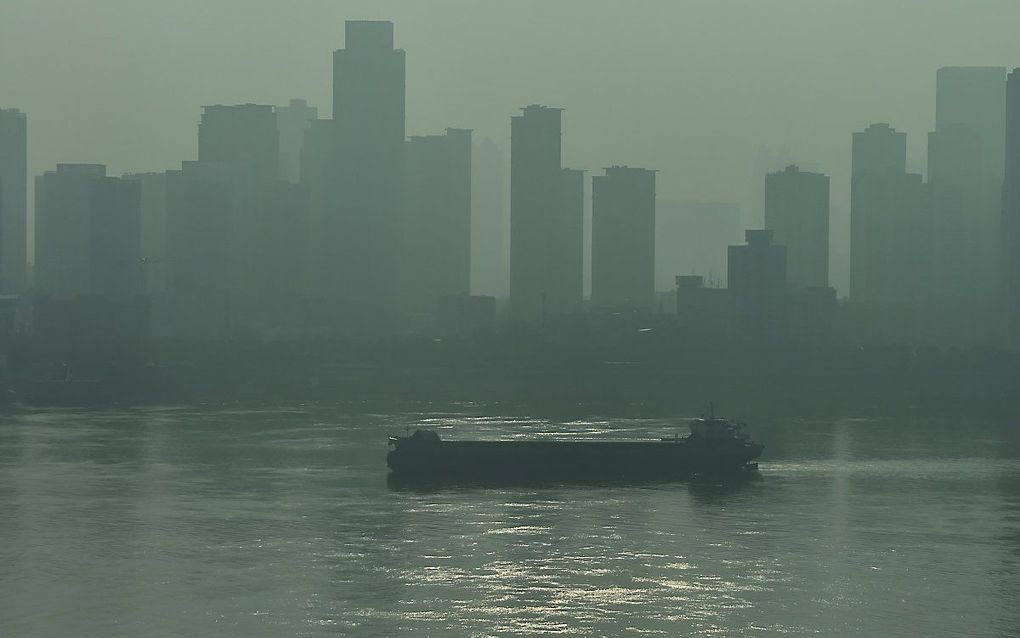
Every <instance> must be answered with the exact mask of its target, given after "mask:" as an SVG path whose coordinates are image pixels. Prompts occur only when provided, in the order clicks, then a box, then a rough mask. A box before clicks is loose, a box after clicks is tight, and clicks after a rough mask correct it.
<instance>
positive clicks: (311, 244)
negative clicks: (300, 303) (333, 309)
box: [301, 120, 338, 307]
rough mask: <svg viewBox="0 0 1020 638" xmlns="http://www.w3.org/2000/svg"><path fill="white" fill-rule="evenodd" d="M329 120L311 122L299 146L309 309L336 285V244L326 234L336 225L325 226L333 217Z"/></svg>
mask: <svg viewBox="0 0 1020 638" xmlns="http://www.w3.org/2000/svg"><path fill="white" fill-rule="evenodd" d="M332 158H333V120H312V121H311V122H309V124H308V128H307V129H305V136H304V142H303V143H302V145H301V186H302V187H304V188H305V190H306V191H307V193H308V235H307V237H308V244H307V246H306V248H305V250H306V252H307V258H306V260H305V271H306V272H305V276H304V283H303V288H304V290H305V294H306V297H307V298H308V299H309V301H310V303H312V305H313V307H319V305H320V304H321V303H322V302H323V300H325V299H326V298H327V297H329V296H330V295H331V294H333V292H334V291H332V290H331V288H330V286H331V285H333V284H334V283H335V282H336V274H335V273H334V272H333V270H332V269H333V268H334V267H335V264H336V263H337V262H338V260H337V257H336V254H335V253H336V249H337V243H336V240H335V238H334V237H331V236H330V234H329V233H328V232H326V231H327V230H332V231H333V232H335V230H336V228H337V225H336V224H335V223H332V224H331V225H327V223H326V222H327V221H331V220H332V218H335V215H336V212H337V210H336V206H335V205H334V202H333V197H332V196H333V195H334V191H333V179H332V170H333V160H332Z"/></svg>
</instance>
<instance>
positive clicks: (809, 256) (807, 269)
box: [765, 165, 829, 288]
mask: <svg viewBox="0 0 1020 638" xmlns="http://www.w3.org/2000/svg"><path fill="white" fill-rule="evenodd" d="M765 228H768V229H770V230H771V231H772V232H773V240H774V241H775V243H777V244H781V245H783V246H786V259H787V270H786V275H787V279H788V281H789V282H790V283H791V284H792V285H794V286H798V287H821V288H824V287H827V286H828V285H829V177H828V175H823V174H821V173H810V172H807V171H801V170H800V169H799V168H797V166H794V165H790V166H788V167H786V169H785V170H782V171H778V172H775V173H769V174H768V175H767V176H766V177H765Z"/></svg>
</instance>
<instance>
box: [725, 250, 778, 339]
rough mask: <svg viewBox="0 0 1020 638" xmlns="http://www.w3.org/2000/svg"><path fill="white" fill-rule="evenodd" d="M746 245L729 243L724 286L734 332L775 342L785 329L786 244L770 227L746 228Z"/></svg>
mask: <svg viewBox="0 0 1020 638" xmlns="http://www.w3.org/2000/svg"><path fill="white" fill-rule="evenodd" d="M744 235H745V237H746V245H743V246H730V247H729V252H728V257H729V259H728V261H729V265H728V268H727V273H728V275H727V288H728V289H729V291H730V301H731V304H732V312H733V328H734V330H735V332H736V334H737V335H739V336H741V337H743V338H746V339H749V340H751V341H754V342H759V343H771V344H775V343H778V342H780V341H782V340H783V339H784V338H785V332H786V301H787V280H786V247H785V246H779V245H776V244H774V243H772V231H771V230H747V231H745V233H744Z"/></svg>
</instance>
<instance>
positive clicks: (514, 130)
mask: <svg viewBox="0 0 1020 638" xmlns="http://www.w3.org/2000/svg"><path fill="white" fill-rule="evenodd" d="M523 111H524V112H523V114H522V115H515V116H513V117H511V118H510V312H511V316H512V317H513V318H514V319H516V320H519V321H535V320H538V319H540V318H542V317H543V316H544V315H546V314H549V313H566V312H574V311H576V310H577V309H578V307H579V306H580V302H581V294H582V290H581V287H582V285H583V281H582V279H581V277H583V261H581V262H578V260H577V255H578V253H580V254H581V260H583V247H584V244H583V242H584V239H583V234H582V232H583V224H584V220H583V213H584V183H583V177H581V175H582V173H581V172H580V171H564V169H563V168H562V166H561V164H560V122H561V112H562V110H561V109H557V108H550V107H547V106H540V105H537V104H532V105H530V106H527V107H525V108H524V109H523ZM575 262H578V263H575ZM575 267H576V270H577V271H578V272H576V273H575V272H574V270H575ZM575 288H576V290H575Z"/></svg>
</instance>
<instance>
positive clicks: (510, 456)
mask: <svg viewBox="0 0 1020 638" xmlns="http://www.w3.org/2000/svg"><path fill="white" fill-rule="evenodd" d="M761 451H762V446H761V445H759V444H756V443H747V444H734V445H710V444H704V443H700V442H696V441H691V440H688V439H680V440H666V441H641V442H616V441H614V442H588V441H435V442H413V441H409V440H406V439H404V440H401V441H398V442H397V445H396V448H395V449H393V450H391V451H390V452H389V454H388V455H387V458H386V462H387V465H388V466H389V467H390V469H391V470H392V472H393V476H394V477H398V478H405V479H406V478H418V479H471V478H483V479H491V480H521V479H523V480H605V481H614V480H655V479H673V478H675V479H681V478H686V477H691V476H695V475H707V474H733V473H739V472H741V471H744V470H745V469H747V467H748V465H749V464H750V463H751V461H753V460H754V459H755V458H757V457H758V456H759V455H760V454H761Z"/></svg>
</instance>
